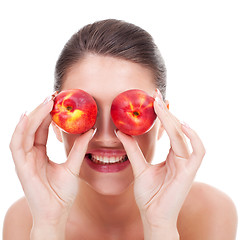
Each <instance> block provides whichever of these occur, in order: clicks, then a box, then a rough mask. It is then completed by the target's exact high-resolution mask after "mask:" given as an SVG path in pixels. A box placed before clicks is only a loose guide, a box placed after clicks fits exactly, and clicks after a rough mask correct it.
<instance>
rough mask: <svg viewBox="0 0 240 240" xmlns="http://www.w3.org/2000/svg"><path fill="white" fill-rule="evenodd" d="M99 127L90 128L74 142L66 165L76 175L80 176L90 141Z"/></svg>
mask: <svg viewBox="0 0 240 240" xmlns="http://www.w3.org/2000/svg"><path fill="white" fill-rule="evenodd" d="M96 131H97V129H90V130H89V131H87V132H86V133H83V134H82V135H80V136H79V137H78V138H77V139H76V140H75V142H74V144H73V147H72V149H71V151H70V153H69V155H68V159H67V161H66V162H65V163H64V165H65V167H66V168H67V169H68V170H69V171H70V172H71V173H72V174H74V175H75V176H79V172H80V168H81V165H82V162H83V159H84V157H85V154H86V151H87V147H88V143H89V141H90V140H91V139H92V138H93V136H94V135H95V133H96Z"/></svg>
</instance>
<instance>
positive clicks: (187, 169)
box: [117, 93, 205, 231]
mask: <svg viewBox="0 0 240 240" xmlns="http://www.w3.org/2000/svg"><path fill="white" fill-rule="evenodd" d="M156 97H157V100H155V102H154V109H155V112H156V114H157V116H158V118H159V119H160V121H161V123H162V124H163V127H164V129H165V130H166V132H167V134H168V136H169V138H170V144H171V147H170V150H169V154H168V156H167V158H166V161H164V162H162V163H159V164H156V165H152V164H150V163H148V162H147V161H146V159H145V158H144V156H143V153H142V152H141V150H140V148H139V146H138V144H137V141H136V140H135V139H134V138H133V137H132V136H128V135H126V134H124V133H122V132H120V131H118V132H117V136H118V138H119V140H120V141H121V142H122V144H123V145H124V148H125V150H126V152H127V155H128V158H129V160H130V162H131V165H132V168H133V173H134V178H135V179H134V195H135V199H136V203H137V205H138V207H139V210H140V213H141V217H142V221H143V225H144V229H148V230H149V229H151V231H152V229H154V231H158V229H159V231H162V229H169V228H171V227H175V228H176V225H177V218H178V215H179V212H180V210H181V207H182V205H183V203H184V200H185V198H186V197H187V195H188V192H189V190H190V188H191V185H192V183H193V181H194V178H195V175H196V173H197V170H198V168H199V167H200V164H201V162H202V159H203V157H204V155H205V148H204V146H203V144H202V141H201V140H200V138H199V137H198V135H197V133H196V132H195V131H194V130H192V129H191V128H190V127H188V126H187V125H185V124H181V123H180V122H179V121H178V120H177V118H176V117H174V116H173V115H172V114H171V113H170V111H169V110H168V108H167V106H166V104H165V103H164V101H163V99H162V96H161V94H160V93H156ZM185 136H187V138H188V139H189V140H190V143H191V146H192V153H190V150H189V148H188V145H187V142H186V138H185Z"/></svg>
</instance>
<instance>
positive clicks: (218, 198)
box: [178, 182, 237, 240]
mask: <svg viewBox="0 0 240 240" xmlns="http://www.w3.org/2000/svg"><path fill="white" fill-rule="evenodd" d="M178 230H179V234H180V236H181V239H183V240H188V239H189V240H190V239H195V240H198V239H199V240H200V239H205V240H210V239H211V240H215V239H216V240H225V239H228V240H234V239H235V238H236V231H237V211H236V207H235V205H234V203H233V201H232V200H231V199H230V198H229V197H228V196H227V195H226V194H225V193H223V192H221V191H219V190H218V189H216V188H214V187H212V186H209V185H207V184H204V183H199V182H196V183H194V184H193V186H192V188H191V190H190V192H189V194H188V197H187V198H186V200H185V203H184V205H183V207H182V209H181V211H180V214H179V218H178Z"/></svg>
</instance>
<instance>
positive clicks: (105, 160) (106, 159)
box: [91, 154, 127, 164]
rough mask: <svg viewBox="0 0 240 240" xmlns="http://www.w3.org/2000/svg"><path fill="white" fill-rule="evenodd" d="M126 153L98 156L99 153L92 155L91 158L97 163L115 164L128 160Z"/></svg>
mask: <svg viewBox="0 0 240 240" xmlns="http://www.w3.org/2000/svg"><path fill="white" fill-rule="evenodd" d="M126 159H127V158H126V155H123V156H118V157H113V156H111V157H106V156H98V155H93V154H92V155H91V160H92V161H93V162H95V163H100V164H113V163H117V162H124V161H126Z"/></svg>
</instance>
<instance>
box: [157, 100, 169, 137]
mask: <svg viewBox="0 0 240 240" xmlns="http://www.w3.org/2000/svg"><path fill="white" fill-rule="evenodd" d="M165 104H166V106H167V108H168V110H169V101H168V100H166V101H165ZM163 132H164V127H163V125H162V123H161V122H160V127H159V130H158V135H157V140H159V139H160V138H161V137H162V135H163Z"/></svg>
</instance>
